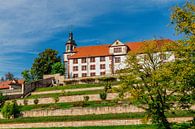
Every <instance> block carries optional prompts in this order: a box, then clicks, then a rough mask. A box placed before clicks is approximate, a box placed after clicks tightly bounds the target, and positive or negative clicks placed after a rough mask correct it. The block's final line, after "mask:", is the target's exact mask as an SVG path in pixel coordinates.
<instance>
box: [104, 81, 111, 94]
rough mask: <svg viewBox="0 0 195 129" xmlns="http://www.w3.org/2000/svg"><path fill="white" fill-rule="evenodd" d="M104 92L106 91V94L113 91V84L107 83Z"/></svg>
mask: <svg viewBox="0 0 195 129" xmlns="http://www.w3.org/2000/svg"><path fill="white" fill-rule="evenodd" d="M104 91H105V92H106V93H107V92H111V91H112V84H111V82H109V81H108V82H106V83H105V86H104Z"/></svg>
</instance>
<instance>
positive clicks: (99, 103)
mask: <svg viewBox="0 0 195 129" xmlns="http://www.w3.org/2000/svg"><path fill="white" fill-rule="evenodd" d="M79 104H82V102H70V103H55V104H39V105H25V106H20V110H21V111H30V110H33V109H44V110H46V109H68V108H71V107H78V106H80V105H79ZM115 105H116V103H115V102H113V101H89V102H87V104H86V105H85V107H104V106H115Z"/></svg>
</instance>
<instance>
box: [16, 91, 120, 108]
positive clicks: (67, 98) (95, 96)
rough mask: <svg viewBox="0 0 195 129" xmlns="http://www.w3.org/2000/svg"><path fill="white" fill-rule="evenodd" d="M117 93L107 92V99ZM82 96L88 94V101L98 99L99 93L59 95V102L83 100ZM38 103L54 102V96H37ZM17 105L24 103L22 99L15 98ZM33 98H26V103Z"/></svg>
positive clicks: (32, 100) (113, 97)
mask: <svg viewBox="0 0 195 129" xmlns="http://www.w3.org/2000/svg"><path fill="white" fill-rule="evenodd" d="M117 95H118V94H117V93H108V94H107V100H113V99H115V98H116V97H117ZM83 96H89V101H100V100H101V99H100V96H99V94H92V95H74V96H62V97H59V103H62V102H77V101H83ZM38 100H39V103H38V104H50V103H55V100H54V98H51V97H50V98H39V99H38ZM17 103H18V105H24V100H17ZM33 104H34V99H28V105H33Z"/></svg>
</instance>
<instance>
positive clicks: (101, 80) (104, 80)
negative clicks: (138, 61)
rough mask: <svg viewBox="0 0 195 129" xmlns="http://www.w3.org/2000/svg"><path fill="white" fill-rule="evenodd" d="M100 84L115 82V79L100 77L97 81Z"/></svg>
mask: <svg viewBox="0 0 195 129" xmlns="http://www.w3.org/2000/svg"><path fill="white" fill-rule="evenodd" d="M98 80H99V81H100V82H113V81H116V80H117V78H115V77H102V78H99V79H98Z"/></svg>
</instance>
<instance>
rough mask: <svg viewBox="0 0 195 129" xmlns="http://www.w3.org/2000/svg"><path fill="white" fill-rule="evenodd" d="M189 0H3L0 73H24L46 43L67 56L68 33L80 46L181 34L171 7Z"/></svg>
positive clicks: (0, 3)
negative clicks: (171, 17) (173, 23)
mask: <svg viewBox="0 0 195 129" xmlns="http://www.w3.org/2000/svg"><path fill="white" fill-rule="evenodd" d="M184 2H185V0H0V5H1V6H0V14H1V15H0V76H3V75H4V74H5V73H6V72H12V73H13V74H14V75H15V76H18V77H20V76H21V75H20V73H21V71H23V70H24V69H29V68H30V67H31V65H32V62H33V60H34V58H35V57H36V56H37V54H38V53H39V52H42V51H43V50H44V49H45V48H52V49H56V50H58V51H59V54H60V55H61V56H62V54H63V52H64V49H65V42H66V40H67V36H68V32H69V31H70V30H72V31H73V33H74V37H75V40H76V42H77V44H78V46H85V45H99V44H106V43H112V42H113V41H114V40H116V39H119V40H121V41H122V42H126V41H142V40H147V39H154V38H170V39H173V40H176V39H178V37H177V36H176V35H175V32H174V27H173V26H170V14H171V7H173V6H175V5H180V4H183V3H184Z"/></svg>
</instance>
